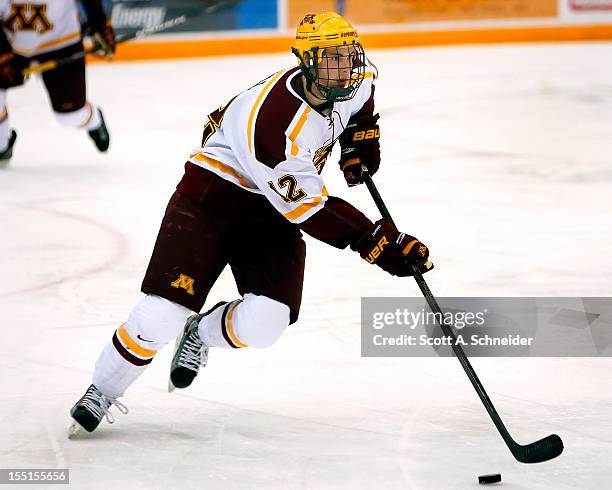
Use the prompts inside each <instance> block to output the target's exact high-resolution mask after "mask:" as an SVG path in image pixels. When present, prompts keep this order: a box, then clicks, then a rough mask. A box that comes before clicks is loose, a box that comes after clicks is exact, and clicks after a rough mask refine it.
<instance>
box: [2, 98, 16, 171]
mask: <svg viewBox="0 0 612 490" xmlns="http://www.w3.org/2000/svg"><path fill="white" fill-rule="evenodd" d="M15 140H17V132H16V131H15V130H14V129H11V127H10V124H9V115H8V108H7V106H6V90H0V166H5V165H7V164H8V162H9V161H10V160H11V158H12V156H13V145H14V144H15Z"/></svg>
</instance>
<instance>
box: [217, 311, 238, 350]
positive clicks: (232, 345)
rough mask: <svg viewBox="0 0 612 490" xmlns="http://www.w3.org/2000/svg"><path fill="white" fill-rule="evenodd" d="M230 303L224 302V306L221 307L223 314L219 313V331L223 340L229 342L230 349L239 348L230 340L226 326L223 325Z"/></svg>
mask: <svg viewBox="0 0 612 490" xmlns="http://www.w3.org/2000/svg"><path fill="white" fill-rule="evenodd" d="M231 304H232V303H228V304H226V305H225V308H224V309H223V315H221V333H222V334H223V338H224V339H225V341H226V342H227V343H228V344H229V346H230V347H231V348H232V349H240V347H239V346H237V345H236V344H234V343H233V342H232V339H231V337H230V336H229V334H228V333H227V327H226V326H225V318H226V317H227V312H228V310H229V307H230V305H231Z"/></svg>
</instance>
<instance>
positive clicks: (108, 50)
mask: <svg viewBox="0 0 612 490" xmlns="http://www.w3.org/2000/svg"><path fill="white" fill-rule="evenodd" d="M93 31H94V35H93V37H94V40H95V42H96V44H97V45H98V46H100V51H102V55H103V56H106V57H107V58H112V57H113V56H114V54H115V49H116V48H117V40H116V39H115V31H114V30H113V26H112V24H111V21H110V20H107V21H106V22H105V23H104V24H102V25H100V26H97V27H94V28H93Z"/></svg>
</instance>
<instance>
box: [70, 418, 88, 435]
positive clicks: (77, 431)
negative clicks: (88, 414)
mask: <svg viewBox="0 0 612 490" xmlns="http://www.w3.org/2000/svg"><path fill="white" fill-rule="evenodd" d="M85 433H87V431H86V430H85V429H84V428H83V427H82V426H81V424H79V423H78V422H77V421H76V420H73V421H72V423H71V424H70V427H68V439H78V438H79V437H80V436H82V435H83V434H85Z"/></svg>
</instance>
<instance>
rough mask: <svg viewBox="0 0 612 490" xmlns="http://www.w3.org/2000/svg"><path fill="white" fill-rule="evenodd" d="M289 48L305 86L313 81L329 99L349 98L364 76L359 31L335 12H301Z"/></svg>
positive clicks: (342, 99)
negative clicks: (297, 64) (300, 71)
mask: <svg viewBox="0 0 612 490" xmlns="http://www.w3.org/2000/svg"><path fill="white" fill-rule="evenodd" d="M291 50H292V51H293V54H295V55H296V56H297V58H298V60H299V64H300V68H301V69H302V73H303V74H304V76H305V77H306V80H307V82H308V89H309V90H310V91H311V87H312V85H313V84H314V85H315V86H316V88H317V89H318V91H319V92H320V93H321V95H322V96H323V97H324V98H325V100H328V101H330V102H335V101H339V102H341V101H344V100H349V99H351V98H352V97H353V96H354V95H355V93H356V92H357V89H358V88H359V86H360V85H361V82H362V81H363V79H364V71H365V53H364V51H363V47H362V46H361V44H360V43H359V34H358V33H357V30H356V29H355V28H354V27H353V26H352V25H351V24H350V23H349V22H348V21H347V20H346V19H345V18H344V17H342V16H341V15H340V14H337V13H336V12H324V13H322V14H308V15H305V16H304V17H303V18H302V20H301V21H300V24H299V25H298V28H297V32H296V35H295V42H294V43H293V46H292V48H291Z"/></svg>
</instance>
